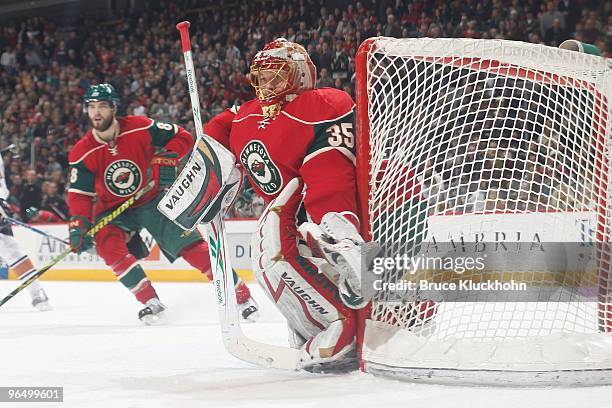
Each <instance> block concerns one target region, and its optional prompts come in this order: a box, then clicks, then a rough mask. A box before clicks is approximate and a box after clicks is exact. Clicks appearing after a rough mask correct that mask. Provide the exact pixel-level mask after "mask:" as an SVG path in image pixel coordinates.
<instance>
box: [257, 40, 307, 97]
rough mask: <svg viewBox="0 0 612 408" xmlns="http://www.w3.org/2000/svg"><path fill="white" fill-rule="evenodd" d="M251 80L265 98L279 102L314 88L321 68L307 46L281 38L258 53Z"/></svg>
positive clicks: (258, 92)
mask: <svg viewBox="0 0 612 408" xmlns="http://www.w3.org/2000/svg"><path fill="white" fill-rule="evenodd" d="M249 81H250V82H251V85H253V88H255V93H256V94H257V98H258V99H259V100H260V101H261V102H265V103H277V102H281V101H282V100H283V99H284V98H285V97H286V96H287V95H291V94H299V93H300V92H303V91H306V90H309V89H313V88H314V86H315V82H316V81H317V69H316V67H315V65H314V64H313V62H312V60H311V59H310V56H309V55H308V52H306V50H305V49H304V47H302V46H301V45H300V44H297V43H294V42H291V41H287V40H286V39H284V38H277V39H276V40H274V41H272V42H270V43H268V44H266V46H265V47H264V48H263V49H262V50H261V51H259V52H258V53H257V54H255V57H254V58H253V62H252V63H251V69H250V72H249Z"/></svg>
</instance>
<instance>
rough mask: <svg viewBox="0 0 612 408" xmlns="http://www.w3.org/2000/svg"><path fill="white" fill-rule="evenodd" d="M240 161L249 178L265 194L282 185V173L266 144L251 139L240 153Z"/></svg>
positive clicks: (274, 190)
mask: <svg viewBox="0 0 612 408" xmlns="http://www.w3.org/2000/svg"><path fill="white" fill-rule="evenodd" d="M240 162H241V163H242V166H243V167H244V168H245V169H246V170H247V171H248V172H249V175H250V179H251V180H252V181H253V182H254V183H255V184H256V185H257V187H259V188H260V189H261V190H262V191H263V192H264V193H266V194H270V195H271V194H275V193H276V192H278V191H280V189H281V187H282V186H283V177H282V174H281V172H280V170H279V168H278V166H277V165H276V163H274V161H273V160H272V157H271V156H270V154H269V153H268V150H267V149H266V146H265V145H264V144H263V143H262V142H261V141H259V140H251V141H250V142H248V143H247V144H246V146H244V148H243V149H242V152H241V153H240Z"/></svg>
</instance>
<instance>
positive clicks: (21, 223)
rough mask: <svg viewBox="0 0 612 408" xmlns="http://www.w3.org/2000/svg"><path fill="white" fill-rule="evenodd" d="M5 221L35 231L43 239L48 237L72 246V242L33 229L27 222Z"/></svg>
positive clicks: (13, 219)
mask: <svg viewBox="0 0 612 408" xmlns="http://www.w3.org/2000/svg"><path fill="white" fill-rule="evenodd" d="M4 219H5V220H7V221H8V222H10V223H11V224H15V225H18V226H20V227H24V228H27V229H29V230H30V231H34V232H35V233H37V234H40V235H42V236H43V237H47V238H49V239H52V240H54V241H57V242H61V243H62V244H66V245H70V242H68V241H66V240H64V239H61V238H59V237H56V236H55V235H51V234H49V233H48V232H45V231H43V230H40V229H38V228H36V227H33V226H31V225H29V224H26V223H25V222H21V221H19V220H16V219H15V218H11V217H4Z"/></svg>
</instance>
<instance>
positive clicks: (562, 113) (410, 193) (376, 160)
mask: <svg viewBox="0 0 612 408" xmlns="http://www.w3.org/2000/svg"><path fill="white" fill-rule="evenodd" d="M611 98H612V64H611V63H610V60H606V59H604V58H601V57H595V56H590V55H586V54H580V53H577V52H572V51H567V50H560V49H556V48H552V47H546V46H541V45H534V44H527V43H521V42H513V41H505V40H469V39H426V38H423V39H391V38H376V39H369V40H366V42H364V43H363V44H362V45H361V47H360V49H359V52H358V55H357V121H358V139H357V146H358V157H357V162H358V179H359V181H358V184H359V189H360V203H361V212H362V214H361V215H362V219H363V220H364V223H363V224H364V225H363V229H364V231H363V232H364V234H366V235H367V236H368V237H369V238H371V239H373V240H376V241H377V242H379V243H380V244H382V245H383V248H384V251H385V252H384V256H385V257H389V258H393V257H397V256H398V255H399V256H403V255H406V256H408V257H409V258H411V259H414V258H416V257H421V260H423V259H425V258H426V257H428V256H430V255H432V251H433V255H436V256H438V257H439V258H440V259H438V261H440V263H436V261H435V260H434V261H433V263H429V264H421V266H423V265H424V266H423V267H417V266H414V265H415V264H414V263H412V264H410V265H411V267H407V266H406V263H404V264H393V266H391V267H390V268H381V270H382V272H380V271H378V275H376V278H377V279H379V282H378V285H377V286H376V287H375V288H376V289H377V292H376V295H375V297H374V300H373V302H372V305H371V311H369V312H368V314H367V316H366V319H365V320H364V329H363V332H362V336H361V337H362V338H361V339H360V346H361V356H362V365H363V367H364V369H365V370H366V371H369V372H373V373H378V374H385V375H391V376H394V377H397V378H405V379H409V380H417V381H425V380H434V381H438V382H454V381H462V382H473V383H478V384H483V383H485V384H486V383H493V384H500V383H508V384H528V385H532V384H537V383H542V384H579V383H584V384H601V383H609V382H612V335H611V332H612V296H611V291H612V279H611V278H612V273H610V272H609V269H610V263H609V258H610V250H609V248H608V244H609V243H610V241H611V239H610V234H611V230H610V224H611V222H612V220H611V218H610V217H612V214H611V207H612V190H611V187H610V181H612V175H611V174H610V169H611V166H612V162H611V161H612V152H611V151H610V148H611V145H610V143H611V138H612V130H611V129H612V123H611V119H612V116H611V115H612V111H611V106H612V105H611V104H610V99H611ZM432 243H433V244H432ZM519 243H524V244H525V245H522V246H521V245H518V244H519ZM466 248H467V249H466ZM461 251H467V254H466V253H463V254H460V255H467V256H474V257H478V256H479V255H480V256H481V258H482V257H485V258H486V259H485V261H484V264H485V265H484V268H483V267H481V266H482V263H481V264H479V265H477V266H475V265H474V264H472V265H471V267H470V265H468V267H466V268H462V269H463V270H462V271H461V272H460V273H458V272H457V269H456V268H455V269H453V268H450V269H449V268H448V267H447V266H446V265H445V266H441V265H442V264H441V260H442V261H444V260H448V259H449V258H451V259H453V261H454V262H455V263H454V264H450V265H455V266H456V265H457V260H458V259H459V255H458V253H457V252H461ZM403 259H406V258H405V257H404V258H403ZM481 260H482V259H481ZM430 261H431V260H430ZM463 262H465V260H464V261H463ZM421 281H425V284H426V285H429V284H431V283H437V284H441V283H455V285H456V286H454V287H451V286H448V285H447V286H441V285H438V286H435V285H434V286H426V287H424V288H422V287H420V286H419V284H420V283H421ZM468 281H469V282H471V283H480V282H493V283H494V285H493V286H492V288H486V287H484V286H481V287H480V288H479V287H476V288H477V289H474V287H473V286H470V287H466V285H467V284H469V282H468ZM383 282H384V283H387V286H386V287H385V288H382V287H381V286H382V283H383ZM405 282H412V283H413V284H414V285H415V286H412V287H408V286H407V284H404V285H403V286H401V285H398V283H405ZM495 282H497V283H495ZM393 285H395V286H393ZM495 285H497V286H495ZM513 285H514V286H513ZM398 288H399V289H398ZM457 288H458V289H457ZM483 288H486V289H483Z"/></svg>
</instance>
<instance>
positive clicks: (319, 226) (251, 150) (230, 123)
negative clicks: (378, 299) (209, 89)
mask: <svg viewBox="0 0 612 408" xmlns="http://www.w3.org/2000/svg"><path fill="white" fill-rule="evenodd" d="M249 79H250V82H251V84H252V85H253V87H254V88H255V92H256V95H257V98H256V99H253V100H251V101H249V102H246V103H245V104H244V105H242V106H241V107H240V110H239V111H238V112H237V113H236V114H235V113H234V112H232V111H230V110H228V111H226V112H223V113H221V114H219V115H218V116H216V117H215V118H213V119H212V121H210V122H209V123H208V124H207V125H206V126H205V129H204V133H206V134H207V135H209V136H211V137H213V138H215V139H216V140H217V141H218V142H220V143H221V144H223V145H224V146H225V147H226V148H227V149H229V150H230V151H231V152H232V153H233V154H234V155H235V156H236V160H237V161H238V162H239V163H240V164H241V165H242V167H243V168H244V169H245V170H246V174H247V176H248V178H249V180H250V181H251V184H252V185H253V187H254V188H255V190H256V191H257V193H258V194H259V195H260V196H261V197H263V198H264V200H265V201H266V202H267V203H269V204H268V207H267V208H266V211H265V212H264V214H263V215H262V217H261V218H260V221H259V226H258V231H257V232H256V233H255V234H254V239H253V243H252V251H253V270H254V273H255V275H256V277H257V279H258V281H259V283H260V284H261V286H262V287H263V288H264V290H265V292H266V293H267V294H268V296H269V297H270V299H271V300H272V301H273V302H274V303H276V305H277V307H278V308H279V310H280V311H281V313H283V315H284V316H285V317H286V318H287V321H288V322H289V323H288V324H289V331H290V340H291V342H292V345H293V346H294V347H296V348H301V349H302V351H303V353H304V363H303V367H304V368H305V369H308V370H311V371H317V370H322V369H329V368H330V367H332V368H333V369H338V368H342V369H349V368H350V369H352V368H356V367H357V359H356V347H355V334H356V320H357V315H356V310H354V309H355V308H359V307H362V306H364V305H365V304H366V303H367V302H366V301H365V300H364V299H363V298H362V297H360V289H361V288H360V283H361V282H360V279H361V278H360V272H361V271H360V269H361V268H360V255H361V251H362V249H363V245H364V241H363V239H362V237H361V236H360V234H359V232H358V226H359V220H358V217H357V215H356V214H357V193H356V181H355V137H354V133H353V132H354V103H353V101H352V99H351V97H350V96H349V95H348V94H347V93H346V92H343V91H340V90H337V89H331V88H322V89H314V84H315V82H316V69H315V66H314V64H313V63H312V61H311V59H310V57H309V55H308V54H307V52H306V51H305V50H304V48H303V47H302V46H300V45H299V44H295V43H292V42H289V41H286V40H284V39H278V40H275V41H273V42H271V43H269V44H267V45H266V46H265V47H264V49H263V50H262V51H260V52H259V53H257V55H256V56H255V58H254V60H253V62H252V65H251V69H250V75H249ZM347 304H348V305H350V306H351V307H347Z"/></svg>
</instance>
